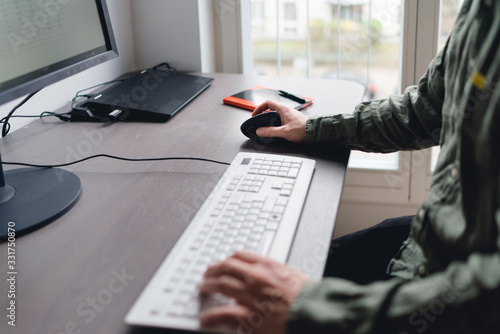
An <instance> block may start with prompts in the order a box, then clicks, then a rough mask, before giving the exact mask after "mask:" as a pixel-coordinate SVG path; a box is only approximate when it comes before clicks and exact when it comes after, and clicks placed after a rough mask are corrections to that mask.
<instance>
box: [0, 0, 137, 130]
mask: <svg viewBox="0 0 500 334" xmlns="http://www.w3.org/2000/svg"><path fill="white" fill-rule="evenodd" d="M107 2H108V7H109V13H110V17H111V24H112V25H113V30H114V33H115V38H116V43H117V45H118V53H119V56H118V58H115V59H113V60H111V61H108V62H106V63H104V64H101V65H98V66H96V67H94V68H92V69H90V70H87V71H85V72H82V73H79V74H77V75H75V76H72V77H70V78H67V79H65V80H62V81H60V82H58V83H55V84H53V85H50V86H48V87H46V88H44V89H42V90H41V91H40V92H39V93H37V94H36V95H35V96H34V97H33V98H32V99H31V100H30V101H28V102H27V103H26V104H25V105H24V106H23V107H21V108H20V109H18V110H17V111H16V113H15V115H39V114H40V113H41V112H43V111H54V110H57V109H59V108H61V107H63V106H65V105H66V104H67V103H68V102H70V101H71V99H72V98H73V96H74V95H75V93H76V92H77V91H78V90H80V89H84V88H87V87H90V86H93V85H96V84H99V83H101V82H105V81H109V80H112V79H114V78H116V77H118V76H120V75H122V74H123V73H126V72H129V71H132V70H135V53H134V41H133V38H131V36H133V29H132V25H131V6H130V0H108V1H107ZM23 98H24V97H23ZM23 98H19V99H17V100H15V101H11V102H9V103H7V104H4V105H1V106H0V118H2V117H4V116H6V115H7V114H8V113H9V111H10V110H11V109H12V108H13V107H14V106H15V105H16V104H17V103H19V102H20V101H21V100H22V99H23ZM32 120H33V119H28V118H13V119H11V121H10V124H11V130H10V131H11V132H12V131H14V130H16V129H19V128H21V127H23V126H25V125H26V124H28V123H30V122H31V121H32Z"/></svg>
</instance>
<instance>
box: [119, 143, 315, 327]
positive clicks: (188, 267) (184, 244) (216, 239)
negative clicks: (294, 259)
mask: <svg viewBox="0 0 500 334" xmlns="http://www.w3.org/2000/svg"><path fill="white" fill-rule="evenodd" d="M314 165H315V161H314V160H309V159H302V158H295V157H290V156H281V155H270V154H257V153H243V152H240V153H238V155H237V156H236V157H235V158H234V160H233V161H232V163H231V165H230V166H229V168H228V169H227V170H226V172H225V173H224V175H223V176H222V178H221V179H220V180H219V182H218V183H217V185H216V186H215V188H214V189H213V191H212V192H211V194H210V196H209V197H208V198H207V200H206V201H205V202H204V204H203V205H202V207H201V208H200V210H199V211H198V212H197V214H196V216H195V217H194V218H193V220H192V221H191V223H190V225H189V226H188V227H187V228H186V230H185V231H184V233H183V235H182V236H181V238H180V239H179V240H178V242H177V243H176V245H175V246H174V248H173V249H172V251H171V252H170V253H169V254H168V256H167V258H166V259H165V260H164V262H163V263H162V264H161V266H160V267H159V268H158V270H157V271H156V273H155V275H154V276H153V278H152V279H151V280H150V282H149V284H148V285H147V286H146V288H145V289H144V291H143V292H142V294H141V295H140V297H139V298H138V299H137V301H136V302H135V304H134V306H133V307H132V308H131V310H130V311H129V313H128V314H127V316H126V317H125V322H126V323H128V324H131V325H143V326H153V327H166V328H176V329H184V330H199V329H201V328H200V324H199V320H198V316H199V314H200V310H201V309H203V308H204V307H209V306H210V305H207V304H211V305H213V303H227V302H231V300H229V299H228V298H224V297H222V296H218V295H216V296H212V298H211V300H210V301H207V300H201V297H200V296H199V294H198V287H199V285H200V283H201V281H202V278H203V274H204V272H205V270H206V269H207V267H208V266H209V265H210V264H212V263H214V262H217V261H221V260H224V259H225V258H227V257H228V256H230V255H231V254H233V253H234V252H235V251H237V250H249V251H252V252H255V253H258V254H261V255H264V256H267V257H270V258H272V259H274V260H277V261H279V262H282V263H284V262H286V260H287V257H288V254H289V251H290V247H291V245H292V241H293V237H294V235H295V230H296V227H297V224H298V222H299V218H300V214H301V212H302V207H303V204H304V201H305V199H306V195H307V190H308V188H309V184H310V182H311V179H312V175H313V172H314Z"/></svg>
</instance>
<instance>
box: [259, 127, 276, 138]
mask: <svg viewBox="0 0 500 334" xmlns="http://www.w3.org/2000/svg"><path fill="white" fill-rule="evenodd" d="M281 128H282V127H281V126H264V127H261V128H258V129H257V131H255V133H256V134H257V136H259V137H264V138H269V137H281Z"/></svg>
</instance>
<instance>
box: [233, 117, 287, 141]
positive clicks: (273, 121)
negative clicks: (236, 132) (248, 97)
mask: <svg viewBox="0 0 500 334" xmlns="http://www.w3.org/2000/svg"><path fill="white" fill-rule="evenodd" d="M280 125H281V118H280V115H279V114H278V112H276V111H267V112H263V113H262V114H258V115H255V116H253V117H251V118H249V119H247V120H246V121H245V122H243V124H241V127H240V130H241V132H243V134H244V135H245V136H247V137H248V138H250V139H251V140H254V141H256V142H258V143H260V144H269V143H271V142H273V141H274V140H276V139H277V138H266V137H259V136H257V133H256V131H257V129H258V128H261V127H264V126H280Z"/></svg>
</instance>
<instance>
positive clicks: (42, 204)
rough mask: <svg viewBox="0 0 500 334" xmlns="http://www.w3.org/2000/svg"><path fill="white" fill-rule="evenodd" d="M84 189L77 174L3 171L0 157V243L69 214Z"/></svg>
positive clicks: (52, 169) (54, 170)
mask: <svg viewBox="0 0 500 334" xmlns="http://www.w3.org/2000/svg"><path fill="white" fill-rule="evenodd" d="M81 192H82V186H81V183H80V179H79V178H78V176H76V175H75V174H74V173H71V172H68V171H66V170H63V169H59V168H18V169H12V170H8V171H6V172H5V173H4V172H3V169H2V160H1V157H0V217H1V221H0V240H6V239H8V237H9V231H10V232H11V233H12V232H14V231H15V234H10V235H11V236H12V235H15V237H16V238H17V237H19V236H21V235H23V234H26V233H29V232H31V231H33V230H35V229H37V228H40V227H42V226H44V225H47V224H49V223H50V222H52V221H54V220H55V219H57V218H58V217H60V216H62V215H63V214H64V213H66V211H68V210H69V209H70V208H71V207H72V206H73V205H74V204H75V203H76V202H77V201H78V198H79V197H80V194H81Z"/></svg>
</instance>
